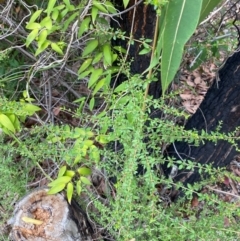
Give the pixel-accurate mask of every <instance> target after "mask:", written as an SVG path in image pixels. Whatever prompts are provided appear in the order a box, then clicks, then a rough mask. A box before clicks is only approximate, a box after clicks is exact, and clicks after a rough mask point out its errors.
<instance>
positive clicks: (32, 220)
mask: <svg viewBox="0 0 240 241" xmlns="http://www.w3.org/2000/svg"><path fill="white" fill-rule="evenodd" d="M22 220H23V222H25V223H31V224H35V225H41V224H42V223H43V221H41V220H38V219H34V218H29V217H25V216H23V217H22Z"/></svg>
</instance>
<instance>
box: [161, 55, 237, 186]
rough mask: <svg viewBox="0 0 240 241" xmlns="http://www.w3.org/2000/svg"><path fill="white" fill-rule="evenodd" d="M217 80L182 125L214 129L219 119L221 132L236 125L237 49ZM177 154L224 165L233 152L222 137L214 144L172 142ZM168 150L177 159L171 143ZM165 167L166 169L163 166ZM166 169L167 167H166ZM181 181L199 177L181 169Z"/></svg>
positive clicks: (235, 153)
mask: <svg viewBox="0 0 240 241" xmlns="http://www.w3.org/2000/svg"><path fill="white" fill-rule="evenodd" d="M219 77H220V81H216V80H215V82H214V84H213V85H212V86H211V87H210V89H209V90H208V92H207V94H206V96H205V99H204V100H203V102H202V103H201V105H200V107H199V109H198V110H197V112H196V113H195V114H194V115H193V116H192V117H191V118H190V119H189V121H188V122H187V124H186V126H185V129H187V130H193V129H196V130H199V131H201V130H202V129H203V130H205V131H206V130H207V132H208V133H210V132H211V131H214V130H215V129H216V127H217V126H218V125H219V122H220V121H222V122H223V125H222V128H221V132H223V133H229V132H231V131H234V130H235V129H236V127H237V126H239V125H240V53H239V52H236V53H234V54H233V55H232V56H231V57H230V58H229V59H228V60H227V61H226V63H225V65H224V66H223V68H221V69H220V71H219ZM175 147H176V149H177V152H178V154H179V155H180V156H181V157H182V158H183V159H189V160H192V161H194V162H198V163H201V164H210V163H211V164H212V165H213V166H214V167H224V166H227V165H228V164H230V162H231V161H232V160H233V159H234V157H235V156H236V155H237V151H236V150H235V148H234V147H233V146H232V145H231V144H229V143H227V142H226V141H219V142H218V143H217V145H215V144H214V143H212V142H206V143H205V144H202V145H200V146H197V147H196V146H191V145H189V144H186V143H184V142H178V143H175ZM168 154H169V155H170V156H171V157H175V158H177V159H179V156H178V155H177V153H176V152H175V149H174V146H173V145H172V146H170V148H169V149H168ZM165 170H166V169H165ZM166 172H167V173H168V172H169V170H166ZM175 179H176V180H177V181H179V180H182V181H184V182H185V183H193V182H195V181H197V180H199V179H200V175H199V174H198V172H197V171H195V172H193V173H191V172H189V171H186V170H183V171H181V172H179V174H178V175H177V176H176V178H175Z"/></svg>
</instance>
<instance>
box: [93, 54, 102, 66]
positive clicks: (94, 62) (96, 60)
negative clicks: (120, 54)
mask: <svg viewBox="0 0 240 241" xmlns="http://www.w3.org/2000/svg"><path fill="white" fill-rule="evenodd" d="M102 56H103V53H102V52H100V53H98V54H96V56H95V58H94V59H93V61H92V64H96V63H98V62H99V61H100V60H101V58H102Z"/></svg>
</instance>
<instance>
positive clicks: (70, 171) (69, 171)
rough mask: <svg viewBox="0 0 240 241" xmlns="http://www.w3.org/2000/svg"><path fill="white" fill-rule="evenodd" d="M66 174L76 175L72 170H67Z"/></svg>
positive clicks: (69, 175)
mask: <svg viewBox="0 0 240 241" xmlns="http://www.w3.org/2000/svg"><path fill="white" fill-rule="evenodd" d="M64 176H68V177H71V178H73V177H74V176H75V172H74V171H72V170H67V171H66V173H65V174H64Z"/></svg>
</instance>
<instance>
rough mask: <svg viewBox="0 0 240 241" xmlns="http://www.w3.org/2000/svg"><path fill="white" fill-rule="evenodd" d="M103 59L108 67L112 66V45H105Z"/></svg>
mask: <svg viewBox="0 0 240 241" xmlns="http://www.w3.org/2000/svg"><path fill="white" fill-rule="evenodd" d="M103 57H104V60H105V61H106V62H107V64H108V65H110V66H111V65H112V51H111V46H110V44H104V45H103Z"/></svg>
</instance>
